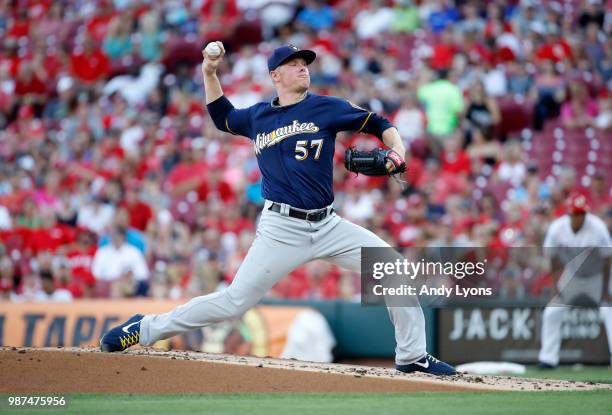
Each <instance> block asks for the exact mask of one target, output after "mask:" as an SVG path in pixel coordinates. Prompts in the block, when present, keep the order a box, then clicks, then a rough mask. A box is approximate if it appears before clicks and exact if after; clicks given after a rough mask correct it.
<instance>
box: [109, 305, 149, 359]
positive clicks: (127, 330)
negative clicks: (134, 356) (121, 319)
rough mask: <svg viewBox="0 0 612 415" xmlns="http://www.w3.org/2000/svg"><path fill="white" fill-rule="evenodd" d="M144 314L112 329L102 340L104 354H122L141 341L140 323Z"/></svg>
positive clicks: (135, 316) (134, 316) (137, 315)
mask: <svg viewBox="0 0 612 415" xmlns="http://www.w3.org/2000/svg"><path fill="white" fill-rule="evenodd" d="M143 318H144V316H143V315H142V314H135V315H133V316H132V317H130V319H129V320H128V321H126V322H125V323H123V324H120V325H118V326H116V327H113V328H112V329H110V330H109V331H108V332H107V333H106V334H104V335H103V336H102V338H101V339H100V350H102V351H103V352H122V351H124V350H125V349H127V348H128V347H132V346H135V345H137V344H138V342H139V341H140V321H141V320H142V319H143Z"/></svg>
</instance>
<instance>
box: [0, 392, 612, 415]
mask: <svg viewBox="0 0 612 415" xmlns="http://www.w3.org/2000/svg"><path fill="white" fill-rule="evenodd" d="M6 399H7V398H6V395H3V396H2V403H1V404H0V413H14V414H52V413H54V414H55V413H62V414H98V413H102V414H129V415H136V414H240V415H242V414H249V415H251V414H252V415H259V414H261V415H274V414H291V415H293V414H313V415H314V414H316V415H319V414H333V415H343V414H347V415H356V414H368V415H370V414H385V415H386V414H390V415H393V414H418V415H428V414H452V415H479V414H483V415H485V414H486V415H496V414H499V415H507V414H521V415H529V414H534V415H548V414H550V415H563V414H571V415H576V414H577V413H579V414H580V415H587V414H606V415H608V414H610V408H612V392H609V391H588V392H495V393H411V394H339V393H333V394H331V393H330V394H306V393H302V394H295V393H294V394H207V395H172V396H143V395H131V396H130V395H96V394H76V395H69V396H68V400H69V403H68V407H67V408H63V409H61V410H52V409H48V408H46V409H25V408H19V409H10V410H9V408H8V407H7V403H6V402H7V401H6ZM7 411H9V412H7Z"/></svg>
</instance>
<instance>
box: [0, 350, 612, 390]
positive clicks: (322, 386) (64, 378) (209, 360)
mask: <svg viewBox="0 0 612 415" xmlns="http://www.w3.org/2000/svg"><path fill="white" fill-rule="evenodd" d="M595 388H608V389H612V385H595V384H586V383H579V382H559V381H549V380H547V381H533V380H526V379H510V378H506V377H486V376H467V375H462V376H459V377H454V378H452V379H448V378H447V379H439V378H435V377H433V376H429V375H424V374H410V375H406V374H401V373H398V372H396V371H395V370H393V369H387V368H372V367H367V366H349V365H338V364H320V363H310V362H299V361H293V360H281V359H262V358H253V357H240V356H229V355H216V354H208V353H195V352H164V351H158V350H152V349H136V350H131V351H128V352H124V353H115V354H110V353H102V352H99V351H97V350H95V349H78V348H57V349H52V348H48V349H28V348H7V347H4V348H0V392H1V393H70V392H98V393H117V392H121V393H144V394H169V393H238V392H421V391H449V392H458V391H474V390H521V389H523V390H559V389H561V390H587V389H595Z"/></svg>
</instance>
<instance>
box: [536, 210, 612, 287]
mask: <svg viewBox="0 0 612 415" xmlns="http://www.w3.org/2000/svg"><path fill="white" fill-rule="evenodd" d="M585 248H586V249H585ZM544 253H545V254H546V255H547V256H548V257H550V258H552V257H557V258H559V259H560V260H561V262H562V263H563V264H564V265H565V266H566V271H572V273H576V274H577V276H581V277H589V276H592V275H594V274H601V273H602V270H603V258H608V257H610V256H612V239H611V238H610V232H609V231H608V228H607V227H606V225H605V223H604V222H603V221H602V220H601V219H599V218H598V217H597V216H595V215H593V214H591V213H587V214H586V217H585V220H584V224H583V225H582V227H581V228H580V229H579V230H578V232H574V231H573V230H572V227H571V223H570V217H569V215H564V216H562V217H560V218H558V219H556V220H555V221H554V222H553V223H552V224H551V225H550V228H548V232H547V233H546V238H545V239H544ZM567 268H571V270H568V269H567Z"/></svg>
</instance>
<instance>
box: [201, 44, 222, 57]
mask: <svg viewBox="0 0 612 415" xmlns="http://www.w3.org/2000/svg"><path fill="white" fill-rule="evenodd" d="M204 50H205V51H206V53H207V54H208V56H210V57H211V58H216V57H217V56H219V55H221V48H220V47H219V45H217V42H210V43H209V44H208V45H206V49H204Z"/></svg>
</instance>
